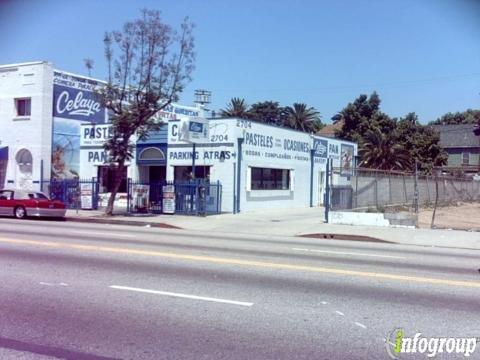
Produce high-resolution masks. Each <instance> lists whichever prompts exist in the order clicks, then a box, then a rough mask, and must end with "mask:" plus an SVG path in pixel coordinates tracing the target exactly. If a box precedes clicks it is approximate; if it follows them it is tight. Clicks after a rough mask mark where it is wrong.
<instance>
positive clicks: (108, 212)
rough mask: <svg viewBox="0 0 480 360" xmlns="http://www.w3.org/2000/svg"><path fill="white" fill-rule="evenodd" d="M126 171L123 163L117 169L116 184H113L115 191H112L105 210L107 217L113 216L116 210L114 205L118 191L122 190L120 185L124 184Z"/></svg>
mask: <svg viewBox="0 0 480 360" xmlns="http://www.w3.org/2000/svg"><path fill="white" fill-rule="evenodd" d="M124 170H125V163H124V162H123V161H122V162H120V163H119V164H118V166H117V167H116V168H115V179H114V183H113V189H112V192H111V194H110V198H109V199H108V204H107V208H106V209H105V215H106V216H113V208H114V204H115V197H116V196H117V193H118V189H119V188H120V185H121V184H122V180H123V173H124Z"/></svg>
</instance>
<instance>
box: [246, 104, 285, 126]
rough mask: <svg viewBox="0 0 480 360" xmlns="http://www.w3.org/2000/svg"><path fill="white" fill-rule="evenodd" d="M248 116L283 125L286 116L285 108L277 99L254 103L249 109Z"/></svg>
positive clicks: (263, 121)
mask: <svg viewBox="0 0 480 360" xmlns="http://www.w3.org/2000/svg"><path fill="white" fill-rule="evenodd" d="M248 114H249V115H248V116H249V118H250V119H252V120H257V121H260V122H262V123H265V124H269V125H281V124H282V122H283V117H284V108H282V107H281V106H280V105H279V103H278V102H276V101H263V102H257V103H255V104H253V105H252V106H251V107H250V109H249V110H248Z"/></svg>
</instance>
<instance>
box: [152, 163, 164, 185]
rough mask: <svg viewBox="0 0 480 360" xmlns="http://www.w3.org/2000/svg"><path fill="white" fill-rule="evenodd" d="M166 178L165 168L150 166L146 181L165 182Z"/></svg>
mask: <svg viewBox="0 0 480 360" xmlns="http://www.w3.org/2000/svg"><path fill="white" fill-rule="evenodd" d="M166 178H167V167H166V166H150V169H149V175H148V180H149V182H150V183H156V182H161V181H165V179H166Z"/></svg>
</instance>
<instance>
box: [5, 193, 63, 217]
mask: <svg viewBox="0 0 480 360" xmlns="http://www.w3.org/2000/svg"><path fill="white" fill-rule="evenodd" d="M66 211H67V210H66V208H65V204H64V203H63V202H61V201H58V200H50V199H49V198H48V196H47V195H45V194H44V193H42V192H39V191H28V190H16V189H14V190H0V216H15V217H16V218H17V219H23V218H26V217H27V216H37V217H55V218H63V217H64V216H65V213H66Z"/></svg>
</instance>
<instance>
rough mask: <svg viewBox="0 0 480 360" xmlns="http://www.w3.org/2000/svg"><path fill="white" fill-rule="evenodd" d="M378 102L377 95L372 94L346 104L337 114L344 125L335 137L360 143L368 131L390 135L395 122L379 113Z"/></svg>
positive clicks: (361, 96)
mask: <svg viewBox="0 0 480 360" xmlns="http://www.w3.org/2000/svg"><path fill="white" fill-rule="evenodd" d="M380 102H381V101H380V97H379V96H378V94H377V93H376V92H373V93H372V94H371V95H370V97H368V96H367V95H360V96H359V97H358V98H357V99H355V101H354V102H353V103H350V104H348V105H347V106H346V107H345V108H344V109H343V110H342V111H340V113H339V114H338V115H339V117H340V119H341V120H343V122H344V124H343V127H342V129H341V130H339V131H337V132H336V136H338V137H339V138H341V139H345V140H350V141H354V142H358V143H361V142H362V139H363V136H364V135H365V134H366V132H367V131H368V130H369V129H373V128H378V129H379V130H380V131H382V132H384V133H391V132H392V131H393V130H394V129H395V121H394V120H392V119H390V117H389V116H388V115H386V114H384V113H383V112H381V111H380ZM337 117H338V116H337Z"/></svg>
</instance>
